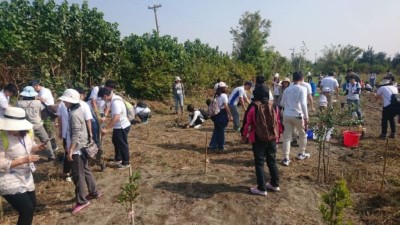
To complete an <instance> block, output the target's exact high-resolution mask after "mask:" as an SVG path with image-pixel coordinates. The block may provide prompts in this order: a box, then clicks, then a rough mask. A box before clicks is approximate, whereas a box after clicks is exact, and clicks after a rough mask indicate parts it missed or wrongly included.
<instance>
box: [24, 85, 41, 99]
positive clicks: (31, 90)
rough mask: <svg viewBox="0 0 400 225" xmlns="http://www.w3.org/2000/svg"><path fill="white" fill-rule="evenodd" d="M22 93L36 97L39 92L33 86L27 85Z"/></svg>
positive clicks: (25, 95)
mask: <svg viewBox="0 0 400 225" xmlns="http://www.w3.org/2000/svg"><path fill="white" fill-rule="evenodd" d="M20 95H21V96H23V97H36V96H37V95H38V93H37V92H36V91H35V89H34V88H33V87H32V86H26V87H24V90H23V91H22V92H21V94H20Z"/></svg>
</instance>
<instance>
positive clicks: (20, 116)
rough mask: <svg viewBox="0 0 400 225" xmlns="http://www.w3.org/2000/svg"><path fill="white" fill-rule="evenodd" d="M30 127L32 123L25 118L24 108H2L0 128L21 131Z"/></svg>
mask: <svg viewBox="0 0 400 225" xmlns="http://www.w3.org/2000/svg"><path fill="white" fill-rule="evenodd" d="M32 128H33V125H32V123H30V122H29V121H28V120H26V113H25V110H23V109H21V108H18V107H8V108H6V109H5V110H4V117H3V118H1V119H0V130H5V131H22V130H31V129H32Z"/></svg>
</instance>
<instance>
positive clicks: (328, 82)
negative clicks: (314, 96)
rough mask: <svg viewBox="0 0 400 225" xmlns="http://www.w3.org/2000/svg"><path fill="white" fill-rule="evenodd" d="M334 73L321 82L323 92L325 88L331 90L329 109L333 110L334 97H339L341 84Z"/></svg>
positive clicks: (330, 73)
mask: <svg viewBox="0 0 400 225" xmlns="http://www.w3.org/2000/svg"><path fill="white" fill-rule="evenodd" d="M334 76H335V73H334V72H329V73H328V76H327V77H325V78H324V79H322V80H321V84H320V88H321V90H323V88H324V87H328V88H329V89H330V90H331V93H330V95H328V107H329V108H332V107H333V106H332V97H333V96H334V95H335V96H336V98H338V96H339V83H338V81H337V80H336V78H335V77H334Z"/></svg>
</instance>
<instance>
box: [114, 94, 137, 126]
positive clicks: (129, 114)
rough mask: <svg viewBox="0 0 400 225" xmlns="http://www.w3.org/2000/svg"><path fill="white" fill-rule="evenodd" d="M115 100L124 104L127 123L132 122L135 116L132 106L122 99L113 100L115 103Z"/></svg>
mask: <svg viewBox="0 0 400 225" xmlns="http://www.w3.org/2000/svg"><path fill="white" fill-rule="evenodd" d="M115 100H120V101H123V102H124V105H125V109H126V112H125V116H126V117H127V118H128V120H129V121H132V120H134V119H135V116H136V115H135V109H134V108H133V105H132V104H131V103H129V102H127V101H125V100H124V99H122V98H121V99H119V98H117V99H114V100H113V101H115Z"/></svg>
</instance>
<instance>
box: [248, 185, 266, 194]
mask: <svg viewBox="0 0 400 225" xmlns="http://www.w3.org/2000/svg"><path fill="white" fill-rule="evenodd" d="M250 192H251V193H253V194H255V195H262V196H267V192H266V191H260V190H258V188H257V186H255V187H252V188H250Z"/></svg>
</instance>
